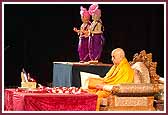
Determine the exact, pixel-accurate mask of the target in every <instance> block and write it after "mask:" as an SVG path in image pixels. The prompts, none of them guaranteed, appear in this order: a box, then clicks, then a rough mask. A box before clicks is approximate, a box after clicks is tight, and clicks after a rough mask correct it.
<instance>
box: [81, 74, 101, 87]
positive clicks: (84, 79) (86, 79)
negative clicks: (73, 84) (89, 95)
mask: <svg viewBox="0 0 168 115" xmlns="http://www.w3.org/2000/svg"><path fill="white" fill-rule="evenodd" d="M80 76H81V88H82V89H88V85H89V78H101V77H100V76H99V75H96V74H92V73H87V72H80Z"/></svg>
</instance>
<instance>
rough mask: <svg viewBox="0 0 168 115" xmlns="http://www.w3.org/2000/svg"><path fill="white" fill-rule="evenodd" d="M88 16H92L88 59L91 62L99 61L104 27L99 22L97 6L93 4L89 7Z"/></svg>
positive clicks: (99, 14) (99, 16) (99, 13)
mask: <svg viewBox="0 0 168 115" xmlns="http://www.w3.org/2000/svg"><path fill="white" fill-rule="evenodd" d="M89 14H90V15H92V20H93V21H92V23H91V26H90V29H89V30H90V37H89V44H88V48H89V57H90V59H91V61H99V59H100V57H101V54H102V50H103V44H104V40H105V39H104V36H103V31H104V26H103V24H102V21H101V10H100V9H99V6H98V4H93V5H91V6H90V7H89Z"/></svg>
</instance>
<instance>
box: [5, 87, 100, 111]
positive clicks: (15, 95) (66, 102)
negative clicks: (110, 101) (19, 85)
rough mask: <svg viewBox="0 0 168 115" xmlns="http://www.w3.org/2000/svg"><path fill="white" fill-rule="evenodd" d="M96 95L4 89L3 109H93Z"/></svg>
mask: <svg viewBox="0 0 168 115" xmlns="http://www.w3.org/2000/svg"><path fill="white" fill-rule="evenodd" d="M96 101H97V95H94V94H88V93H81V94H56V93H27V92H26V93H25V92H17V91H16V89H5V101H4V102H5V103H4V105H5V111H95V110H96Z"/></svg>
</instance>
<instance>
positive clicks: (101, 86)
mask: <svg viewBox="0 0 168 115" xmlns="http://www.w3.org/2000/svg"><path fill="white" fill-rule="evenodd" d="M103 87H104V84H97V85H96V89H103Z"/></svg>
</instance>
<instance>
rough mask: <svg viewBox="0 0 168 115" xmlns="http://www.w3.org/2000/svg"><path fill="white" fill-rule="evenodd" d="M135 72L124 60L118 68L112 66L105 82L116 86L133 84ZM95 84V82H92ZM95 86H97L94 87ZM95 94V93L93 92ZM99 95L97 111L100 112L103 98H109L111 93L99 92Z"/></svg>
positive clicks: (97, 92)
mask: <svg viewBox="0 0 168 115" xmlns="http://www.w3.org/2000/svg"><path fill="white" fill-rule="evenodd" d="M133 75H134V71H133V69H132V68H131V66H130V64H129V63H128V61H127V59H126V58H124V59H123V60H122V61H121V63H120V64H119V65H118V66H115V65H114V66H112V67H111V69H110V70H109V72H108V73H107V74H106V76H105V77H104V79H103V81H104V83H105V84H108V85H116V84H121V83H132V82H133ZM91 83H93V84H94V83H95V82H91ZM93 86H95V84H94V85H93ZM92 93H93V92H92ZM95 94H97V95H98V100H97V106H96V110H97V111H99V108H100V103H101V100H102V98H106V97H108V96H109V95H110V94H111V92H108V91H103V90H98V91H96V92H95Z"/></svg>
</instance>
